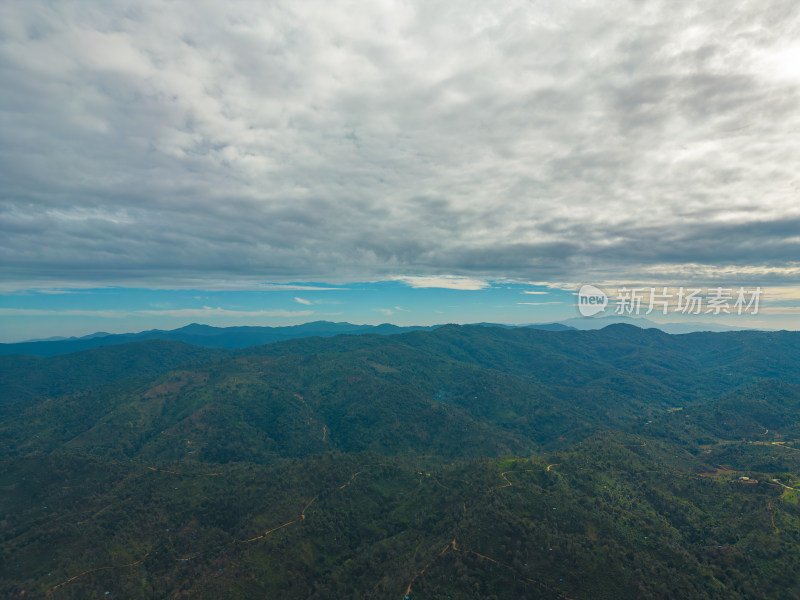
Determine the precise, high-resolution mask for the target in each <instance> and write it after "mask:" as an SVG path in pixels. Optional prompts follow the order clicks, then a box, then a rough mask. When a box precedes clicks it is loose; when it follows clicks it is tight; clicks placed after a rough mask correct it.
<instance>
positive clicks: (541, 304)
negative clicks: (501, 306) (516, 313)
mask: <svg viewBox="0 0 800 600" xmlns="http://www.w3.org/2000/svg"><path fill="white" fill-rule="evenodd" d="M517 304H526V305H527V306H544V305H546V304H563V303H562V302H517Z"/></svg>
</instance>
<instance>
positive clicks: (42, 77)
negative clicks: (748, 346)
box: [0, 0, 800, 341]
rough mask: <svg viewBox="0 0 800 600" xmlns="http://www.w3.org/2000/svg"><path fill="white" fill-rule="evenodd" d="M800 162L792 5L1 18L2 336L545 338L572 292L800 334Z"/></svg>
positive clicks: (143, 7)
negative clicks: (643, 297)
mask: <svg viewBox="0 0 800 600" xmlns="http://www.w3.org/2000/svg"><path fill="white" fill-rule="evenodd" d="M693 5H695V6H693ZM697 6H699V7H701V8H697ZM798 165H800V4H798V3H797V2H796V1H795V0H790V1H771V0H759V1H757V2H755V1H754V2H736V3H729V2H707V3H680V2H672V1H666V0H646V1H628V2H625V1H621V2H617V1H614V0H603V1H602V2H599V1H598V2H593V1H577V0H576V1H575V2H563V1H560V2H550V1H547V0H543V1H539V0H537V1H525V2H514V1H504V2H489V1H486V0H481V1H480V2H477V1H476V2H471V1H469V0H465V1H461V2H437V1H433V0H420V1H419V2H415V1H407V2H400V1H398V2H393V1H388V0H387V1H382V0H370V1H362V2H331V1H330V0H325V1H319V2H316V1H314V0H308V1H304V2H288V1H287V2H283V1H281V0H277V1H273V2H263V1H249V0H229V1H226V2H219V1H217V2H210V1H203V0H190V1H189V0H187V1H182V0H173V1H171V2H165V1H163V0H160V1H149V0H136V1H125V0H103V1H98V2H94V1H92V0H81V1H70V0H59V1H57V2H56V1H52V2H47V1H43V0H3V2H2V3H0V269H1V271H0V338H2V339H3V340H5V341H9V340H11V339H22V338H24V337H26V336H27V337H32V336H34V335H36V336H40V335H43V334H44V333H45V331H44V330H45V329H47V330H49V331H52V332H53V333H52V334H53V335H57V334H64V333H69V334H74V333H81V332H83V333H89V332H90V331H92V330H97V329H104V328H105V329H114V328H116V329H117V330H120V329H121V330H125V329H126V326H127V325H126V321H125V319H131V318H132V315H133V316H135V317H136V321H135V324H136V325H137V326H138V325H142V326H143V327H147V326H148V325H154V324H155V325H172V324H174V325H175V326H177V325H180V324H184V323H185V322H188V321H191V320H203V321H204V322H209V323H212V324H216V323H222V322H223V320H224V321H225V323H233V322H236V323H247V324H256V322H258V323H262V324H287V323H290V322H302V321H308V320H315V319H317V318H327V319H331V320H354V321H359V322H380V321H386V320H389V321H395V322H401V321H406V322H418V323H425V322H441V321H447V320H451V321H464V320H465V321H484V320H504V321H506V322H537V321H544V320H548V319H549V318H550V317H560V316H561V315H562V313H563V316H565V317H569V316H575V315H576V314H577V312H576V309H575V307H574V305H573V304H572V303H571V300H570V297H572V296H571V292H573V291H574V290H576V289H577V287H579V286H580V284H581V283H586V282H590V283H593V284H597V285H600V286H606V287H607V288H614V289H616V288H618V287H619V286H622V285H639V284H642V285H655V286H660V285H674V286H679V285H704V286H717V285H722V286H727V287H731V288H738V287H740V286H762V287H764V289H765V292H764V297H763V298H764V302H765V310H766V309H767V308H768V309H769V311H768V312H765V318H766V316H768V317H769V319H771V321H770V322H769V323H770V324H771V325H775V326H780V327H790V328H798V327H796V324H797V322H798V319H800V312H798V310H799V309H798V308H797V307H798V306H800V201H799V200H800V171H798ZM298 282H304V283H303V284H302V285H299V284H298ZM308 282H314V283H313V284H309V283H308ZM289 284H292V285H290V288H292V287H293V288H299V289H290V288H286V287H285V286H287V285H289ZM282 286H283V287H282ZM309 288H311V289H309ZM319 288H324V289H319ZM327 288H339V289H338V290H329V289H327ZM525 291H540V292H541V291H545V292H549V293H550V296H552V298H550V299H548V294H533V295H527V294H524V292H525ZM303 293H305V295H303ZM442 293H445V294H450V295H449V296H447V298H445V297H443V296H442V295H441V294H442ZM512 295H513V296H514V297H511V296H512ZM306 296H308V297H306ZM451 296H452V297H451ZM534 297H539V298H540V299H541V301H540V302H531V298H534ZM296 298H299V299H300V300H304V301H305V303H304V302H301V301H299V300H297V299H296ZM525 302H527V304H520V303H525ZM402 303H405V304H407V305H409V307H405V306H403V305H402ZM546 303H553V304H546ZM555 303H561V304H562V305H563V306H560V307H557V306H556V304H555ZM452 306H460V307H462V308H463V307H464V306H470V307H471V308H470V309H469V310H468V311H467V310H466V309H464V311H463V312H459V311H458V310H455V309H453V308H448V307H452ZM337 307H338V308H337ZM396 307H400V308H401V309H403V310H398V309H397V308H396ZM412 307H413V308H412ZM554 307H555V308H560V309H561V310H562V312H561V313H556V312H548V311H549V310H551V309H552V310H555V308H554ZM158 311H162V312H158ZM181 311H183V312H181ZM192 311H194V312H192ZM198 311H199V312H198ZM203 311H204V312H203ZM237 311H239V313H240V314H238V315H237V314H236V312H237ZM437 311H438V312H437ZM483 317H485V318H483ZM128 323H130V321H128ZM28 334H30V335H28Z"/></svg>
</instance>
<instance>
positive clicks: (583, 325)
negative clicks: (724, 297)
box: [560, 315, 763, 334]
mask: <svg viewBox="0 0 800 600" xmlns="http://www.w3.org/2000/svg"><path fill="white" fill-rule="evenodd" d="M615 323H627V324H629V325H635V326H636V327H641V328H642V329H650V328H654V329H660V330H661V331H663V332H664V333H671V334H682V333H694V332H697V331H714V332H722V331H763V330H760V329H754V328H751V327H735V326H732V325H724V324H722V323H698V322H691V321H686V322H683V323H656V322H655V321H651V320H650V319H646V318H644V317H628V316H624V315H608V316H605V317H574V318H572V319H566V320H564V321H560V324H562V325H566V326H569V327H572V328H574V329H582V330H587V329H602V328H603V327H607V326H608V325H612V324H615Z"/></svg>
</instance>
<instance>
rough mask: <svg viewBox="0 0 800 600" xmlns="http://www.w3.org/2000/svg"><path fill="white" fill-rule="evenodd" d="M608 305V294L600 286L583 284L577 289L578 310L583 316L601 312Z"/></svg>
mask: <svg viewBox="0 0 800 600" xmlns="http://www.w3.org/2000/svg"><path fill="white" fill-rule="evenodd" d="M606 306H608V296H607V295H606V293H605V292H604V291H603V290H601V289H600V288H596V287H595V286H593V285H584V286H582V287H581V289H580V290H578V310H579V311H580V313H581V314H582V315H583V316H584V317H591V316H593V315H596V314H597V313H599V312H602V311H604V310H605V309H606Z"/></svg>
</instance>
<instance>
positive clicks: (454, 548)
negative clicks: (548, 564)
mask: <svg viewBox="0 0 800 600" xmlns="http://www.w3.org/2000/svg"><path fill="white" fill-rule="evenodd" d="M448 550H452V551H453V552H460V553H462V554H471V555H473V556H477V557H478V558H480V559H481V560H487V561H489V562H491V563H494V564H496V565H498V566H500V567H503V568H505V569H508V570H509V571H512V572H513V573H514V575H516V576H517V577H518V578H519V579H521V580H522V581H524V582H526V583H531V584H534V585H537V586H539V587H540V588H541V589H543V590H546V591H547V592H550V593H551V594H556V595H557V596H558V598H560V599H561V600H575V598H572V597H570V596H567V595H566V594H564V593H563V592H560V591H558V590H557V589H555V588H552V587H550V586H549V585H547V584H546V583H542V582H541V581H538V580H536V579H532V578H530V577H526V576H525V575H523V574H522V573H520V572H519V571H517V570H516V569H515V568H514V567H512V566H511V565H507V564H505V563H504V562H501V561H499V560H497V559H496V558H492V557H491V556H486V555H485V554H481V553H480V552H475V551H474V550H467V549H463V548H459V547H458V545H457V544H456V539H455V538H453V539H452V540H450V543H449V544H447V545H446V546H445V547H444V548H443V549H442V551H441V552H439V554H437V555H436V556H434V557H433V558H432V559H431V560H430V562H428V564H426V565H425V566H424V567H422V568H421V569H420V570H419V571H417V572H416V573H415V574H414V577H412V578H411V581H409V582H408V586H406V591H405V592H404V593H403V598H404V599H405V598H408V597H409V596H410V595H411V590H412V588H413V587H414V582H416V581H417V580H418V579H419V578H420V577H422V576H423V575H424V574H425V571H427V570H428V569H429V568H430V567H431V565H433V563H435V562H436V561H437V560H439V559H440V558H441V557H442V556H443V555H444V554H445V553H446V552H447V551H448Z"/></svg>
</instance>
